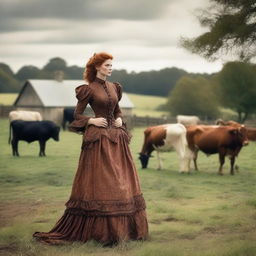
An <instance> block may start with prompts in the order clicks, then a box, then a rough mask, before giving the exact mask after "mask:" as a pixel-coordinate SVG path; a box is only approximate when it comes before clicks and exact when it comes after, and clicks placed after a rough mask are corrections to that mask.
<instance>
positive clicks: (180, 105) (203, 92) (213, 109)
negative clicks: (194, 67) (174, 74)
mask: <svg viewBox="0 0 256 256" xmlns="http://www.w3.org/2000/svg"><path fill="white" fill-rule="evenodd" d="M217 105H218V104H217V99H216V96H215V94H214V93H213V90H212V86H211V84H210V83H209V81H208V80H207V79H205V78H202V77H188V76H184V77H182V78H181V79H179V80H178V82H177V83H176V85H175V87H174V89H173V90H172V91H171V92H170V95H169V98H168V102H167V106H168V108H169V111H170V112H171V114H173V115H178V114H181V115H198V116H200V117H201V118H209V119H213V118H216V117H217V116H218V114H219V111H218V107H217Z"/></svg>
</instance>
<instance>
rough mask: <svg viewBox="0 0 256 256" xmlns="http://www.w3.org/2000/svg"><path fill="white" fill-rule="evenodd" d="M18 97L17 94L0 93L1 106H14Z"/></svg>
mask: <svg viewBox="0 0 256 256" xmlns="http://www.w3.org/2000/svg"><path fill="white" fill-rule="evenodd" d="M17 96H18V94H17V93H0V105H12V104H13V103H14V101H15V100H16V98H17Z"/></svg>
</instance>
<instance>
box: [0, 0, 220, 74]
mask: <svg viewBox="0 0 256 256" xmlns="http://www.w3.org/2000/svg"><path fill="white" fill-rule="evenodd" d="M208 1H209V0H206V1H205V0H194V1H187V0H158V1H155V0H139V1H137V0H136V1H135V0H129V1H128V0H125V1H124V0H90V1H89V0H73V1H70V0H44V1H42V0H41V1H39V0H0V3H1V7H2V8H1V9H0V35H1V36H0V45H1V47H0V56H1V61H4V62H6V63H8V64H10V65H11V67H13V68H14V69H15V70H17V69H19V68H20V67H21V66H23V65H27V64H32V65H36V66H38V67H42V66H43V65H45V64H46V62H47V61H48V60H49V59H50V58H52V57H55V56H59V57H62V58H64V59H66V61H67V62H68V64H69V65H70V64H76V65H79V66H84V63H85V61H86V60H87V59H88V58H89V57H90V56H91V54H93V53H94V52H99V51H107V52H110V53H113V55H114V56H116V57H115V60H116V63H117V64H116V65H117V66H116V68H118V69H119V68H125V69H127V70H129V71H131V70H136V71H139V70H151V69H160V68H164V67H167V66H178V67H180V68H182V65H183V68H185V69H187V70H189V71H195V70H198V71H202V72H203V71H207V72H210V70H211V69H212V70H214V71H215V70H216V68H217V69H218V68H219V67H220V65H221V64H220V63H217V64H216V65H215V64H212V63H208V64H207V63H206V62H205V61H204V60H202V59H201V58H199V57H197V56H195V55H192V54H190V53H188V52H187V51H185V50H184V49H181V48H179V45H178V42H179V38H180V37H181V36H188V37H192V36H196V35H198V34H200V33H201V32H202V31H203V29H202V28H201V27H200V25H199V23H198V21H197V20H196V18H195V17H194V16H193V15H192V14H193V12H194V10H195V8H197V7H205V6H206V5H207V3H208ZM200 63H203V65H201V64H200Z"/></svg>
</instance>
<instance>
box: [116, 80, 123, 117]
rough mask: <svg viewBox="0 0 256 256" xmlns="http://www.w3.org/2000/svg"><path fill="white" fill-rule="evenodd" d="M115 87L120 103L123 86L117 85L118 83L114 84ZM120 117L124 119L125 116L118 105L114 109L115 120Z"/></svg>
mask: <svg viewBox="0 0 256 256" xmlns="http://www.w3.org/2000/svg"><path fill="white" fill-rule="evenodd" d="M114 85H115V88H116V93H117V97H118V101H120V100H121V98H122V86H121V84H119V83H116V82H115V83H114ZM118 117H121V118H123V114H122V112H121V109H120V107H119V103H117V104H116V106H115V109H114V118H115V119H117V118H118Z"/></svg>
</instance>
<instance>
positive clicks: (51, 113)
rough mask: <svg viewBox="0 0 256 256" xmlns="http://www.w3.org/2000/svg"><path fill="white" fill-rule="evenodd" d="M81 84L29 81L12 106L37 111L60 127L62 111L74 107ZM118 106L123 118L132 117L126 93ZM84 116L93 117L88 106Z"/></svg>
mask: <svg viewBox="0 0 256 256" xmlns="http://www.w3.org/2000/svg"><path fill="white" fill-rule="evenodd" d="M81 84H84V81H83V80H59V81H58V80H42V79H29V80H27V81H26V82H25V83H24V85H23V87H22V89H21V91H20V93H19V95H18V97H17V98H16V100H15V102H14V106H15V107H16V109H17V110H31V111H38V112H40V113H41V115H42V117H43V119H44V120H52V121H54V122H55V123H57V124H59V125H60V124H61V122H62V116H63V109H64V108H65V107H75V106H76V103H77V100H76V97H75V88H76V87H77V86H79V85H81ZM119 105H120V107H121V110H122V112H123V114H124V116H125V117H129V116H131V115H132V110H133V108H134V105H133V103H132V102H131V100H130V99H129V97H128V95H127V94H126V93H123V97H122V99H121V101H120V102H119ZM85 114H88V115H93V111H92V109H91V107H90V106H89V105H88V106H87V108H86V110H85Z"/></svg>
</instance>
